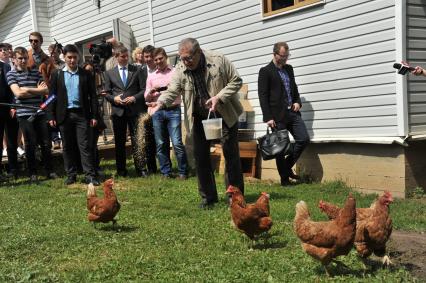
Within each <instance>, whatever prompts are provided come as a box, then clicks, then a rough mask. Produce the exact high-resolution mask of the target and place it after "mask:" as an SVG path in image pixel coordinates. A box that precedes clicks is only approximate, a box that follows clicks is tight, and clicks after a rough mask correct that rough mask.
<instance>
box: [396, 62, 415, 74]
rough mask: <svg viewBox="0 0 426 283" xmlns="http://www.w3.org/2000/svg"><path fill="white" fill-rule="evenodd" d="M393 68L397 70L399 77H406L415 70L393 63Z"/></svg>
mask: <svg viewBox="0 0 426 283" xmlns="http://www.w3.org/2000/svg"><path fill="white" fill-rule="evenodd" d="M393 67H394V68H395V69H397V70H398V74H400V75H406V74H407V73H408V72H412V71H414V70H415V68H413V67H410V66H408V65H403V64H399V63H394V64H393Z"/></svg>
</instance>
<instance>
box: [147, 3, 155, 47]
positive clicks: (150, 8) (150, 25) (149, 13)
mask: <svg viewBox="0 0 426 283" xmlns="http://www.w3.org/2000/svg"><path fill="white" fill-rule="evenodd" d="M148 19H149V35H150V38H151V45H152V46H155V41H154V20H153V16H152V0H148Z"/></svg>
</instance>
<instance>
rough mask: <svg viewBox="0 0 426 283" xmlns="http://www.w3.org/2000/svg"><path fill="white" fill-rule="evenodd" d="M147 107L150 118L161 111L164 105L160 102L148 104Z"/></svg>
mask: <svg viewBox="0 0 426 283" xmlns="http://www.w3.org/2000/svg"><path fill="white" fill-rule="evenodd" d="M146 105H148V114H149V115H150V116H152V115H154V114H155V112H157V111H158V110H160V109H161V107H162V106H163V104H161V103H160V102H147V103H146Z"/></svg>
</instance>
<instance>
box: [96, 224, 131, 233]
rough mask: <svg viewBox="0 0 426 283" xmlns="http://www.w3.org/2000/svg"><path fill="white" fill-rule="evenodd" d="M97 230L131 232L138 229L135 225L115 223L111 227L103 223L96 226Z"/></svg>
mask: <svg viewBox="0 0 426 283" xmlns="http://www.w3.org/2000/svg"><path fill="white" fill-rule="evenodd" d="M97 230H100V231H105V232H116V233H132V232H135V231H136V230H138V228H137V227H135V226H126V225H116V227H113V226H112V225H106V224H105V225H104V226H102V227H98V228H97Z"/></svg>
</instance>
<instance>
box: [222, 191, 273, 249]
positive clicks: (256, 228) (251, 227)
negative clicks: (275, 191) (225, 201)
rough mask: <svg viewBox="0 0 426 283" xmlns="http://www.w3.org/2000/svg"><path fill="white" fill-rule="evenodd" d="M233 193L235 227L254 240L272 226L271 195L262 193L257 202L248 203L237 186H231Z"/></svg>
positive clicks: (232, 211)
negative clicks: (270, 212)
mask: <svg viewBox="0 0 426 283" xmlns="http://www.w3.org/2000/svg"><path fill="white" fill-rule="evenodd" d="M226 192H227V193H229V194H230V195H231V217H232V221H233V222H234V225H235V227H236V228H237V229H238V230H240V231H241V232H242V233H244V234H246V235H247V237H249V238H250V239H251V240H252V241H254V240H255V239H256V237H257V236H258V235H260V234H262V233H263V232H267V231H269V230H270V229H271V227H272V219H271V217H270V215H269V195H268V194H266V193H262V194H261V195H260V197H259V199H258V200H257V201H256V203H253V204H246V203H245V200H244V196H243V195H242V193H241V191H240V190H239V189H238V188H237V187H233V186H229V187H228V190H227V191H226Z"/></svg>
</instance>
